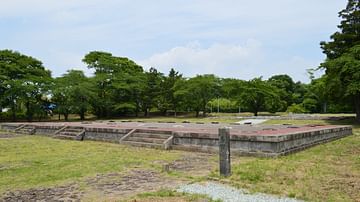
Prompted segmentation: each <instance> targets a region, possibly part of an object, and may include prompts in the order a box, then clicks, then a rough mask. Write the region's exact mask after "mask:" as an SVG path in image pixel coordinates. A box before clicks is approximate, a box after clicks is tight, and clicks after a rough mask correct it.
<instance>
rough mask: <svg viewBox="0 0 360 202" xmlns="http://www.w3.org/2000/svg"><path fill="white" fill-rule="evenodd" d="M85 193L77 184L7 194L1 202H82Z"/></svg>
mask: <svg viewBox="0 0 360 202" xmlns="http://www.w3.org/2000/svg"><path fill="white" fill-rule="evenodd" d="M83 195H84V193H83V192H82V191H80V190H79V188H78V186H77V185H75V184H70V185H66V186H59V187H53V188H38V189H28V190H23V191H13V192H7V193H5V195H4V196H3V198H2V199H0V201H17V202H18V201H80V200H81V198H82V196H83Z"/></svg>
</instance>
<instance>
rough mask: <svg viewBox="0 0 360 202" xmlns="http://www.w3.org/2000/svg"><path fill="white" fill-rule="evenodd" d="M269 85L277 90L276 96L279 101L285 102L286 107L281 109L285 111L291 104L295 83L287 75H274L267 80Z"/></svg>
mask: <svg viewBox="0 0 360 202" xmlns="http://www.w3.org/2000/svg"><path fill="white" fill-rule="evenodd" d="M268 82H269V83H270V85H272V86H274V87H276V88H277V89H278V91H279V92H278V94H279V96H280V99H281V100H284V101H286V106H284V108H283V109H279V110H286V108H287V106H290V105H291V104H292V103H293V97H292V95H293V93H294V86H295V83H294V81H293V80H292V78H291V77H290V76H289V75H286V74H282V75H275V76H272V77H270V78H269V79H268Z"/></svg>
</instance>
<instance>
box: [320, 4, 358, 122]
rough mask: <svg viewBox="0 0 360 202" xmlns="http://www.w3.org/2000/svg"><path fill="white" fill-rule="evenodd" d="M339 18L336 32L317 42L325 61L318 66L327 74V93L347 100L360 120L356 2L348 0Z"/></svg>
mask: <svg viewBox="0 0 360 202" xmlns="http://www.w3.org/2000/svg"><path fill="white" fill-rule="evenodd" d="M339 17H340V18H341V19H342V21H341V23H340V25H339V26H338V28H339V31H337V32H335V33H334V34H333V35H331V37H330V38H331V40H330V41H329V42H321V43H320V44H321V48H322V49H323V52H324V53H325V54H326V60H325V61H324V62H323V63H322V64H321V65H320V68H323V69H325V73H326V75H327V80H326V83H327V86H328V88H329V89H330V88H331V90H329V92H331V95H332V96H333V97H335V98H337V99H338V100H339V101H341V100H351V101H352V104H353V106H354V108H355V111H356V120H357V121H358V122H360V88H359V72H360V69H359V50H360V48H359V47H360V46H359V45H360V34H359V33H360V1H359V0H349V1H348V3H347V6H346V8H345V9H343V10H342V11H340V12H339Z"/></svg>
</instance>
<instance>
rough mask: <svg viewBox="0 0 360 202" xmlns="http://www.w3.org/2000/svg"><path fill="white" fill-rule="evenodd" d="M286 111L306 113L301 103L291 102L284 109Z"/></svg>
mask: <svg viewBox="0 0 360 202" xmlns="http://www.w3.org/2000/svg"><path fill="white" fill-rule="evenodd" d="M286 112H292V113H299V114H301V113H306V112H308V111H307V110H306V109H305V108H304V106H303V105H302V104H292V105H291V106H289V107H288V108H287V110H286Z"/></svg>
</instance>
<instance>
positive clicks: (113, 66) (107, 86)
mask: <svg viewBox="0 0 360 202" xmlns="http://www.w3.org/2000/svg"><path fill="white" fill-rule="evenodd" d="M83 62H85V63H86V64H87V66H88V68H90V69H94V70H95V76H94V77H93V78H91V82H92V84H93V85H94V87H95V88H94V89H95V92H96V94H97V96H96V98H94V99H93V102H92V106H93V110H94V113H95V114H96V115H97V117H107V116H110V115H114V114H113V113H114V112H116V111H117V110H116V109H119V108H121V107H120V106H119V102H118V101H119V100H118V98H119V96H118V95H117V91H118V90H119V88H116V87H119V85H117V84H116V83H115V81H121V80H122V79H121V77H123V76H126V75H128V74H129V73H131V72H139V73H141V72H142V71H143V69H142V67H141V66H139V65H137V64H136V63H135V62H133V61H132V60H129V59H128V58H124V57H116V56H113V55H112V54H111V53H107V52H100V51H93V52H90V53H88V54H86V55H85V57H84V59H83ZM120 90H121V89H120ZM120 97H121V96H120Z"/></svg>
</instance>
